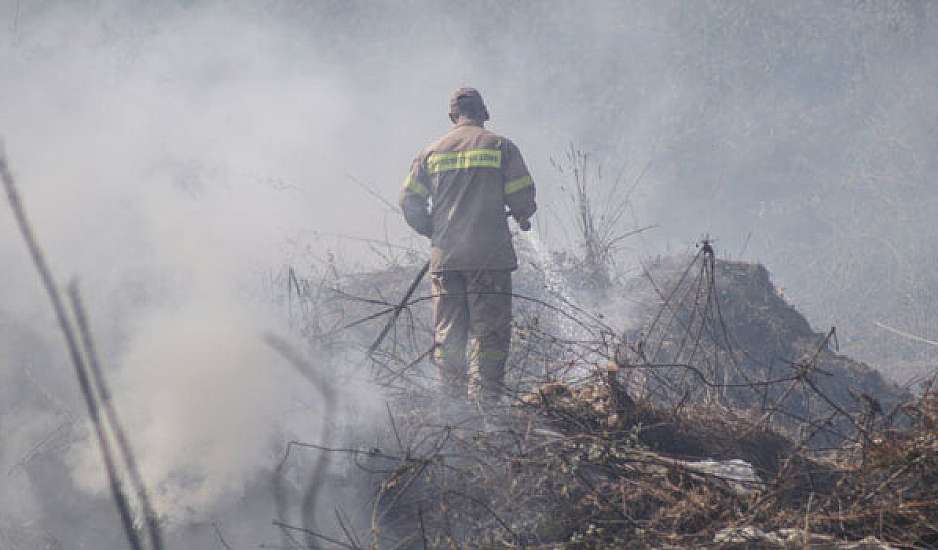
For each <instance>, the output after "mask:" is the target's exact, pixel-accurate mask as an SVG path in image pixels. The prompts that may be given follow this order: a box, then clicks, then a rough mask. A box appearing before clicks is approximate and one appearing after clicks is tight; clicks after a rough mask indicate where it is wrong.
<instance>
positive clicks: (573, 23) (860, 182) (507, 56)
mask: <svg viewBox="0 0 938 550" xmlns="http://www.w3.org/2000/svg"><path fill="white" fill-rule="evenodd" d="M936 21H938V8H936V7H935V6H934V5H931V4H927V3H918V2H877V3H867V2H842V3H837V4H831V3H829V2H820V1H808V0H805V1H800V2H787V3H776V4H766V3H746V2H743V3H725V2H709V1H706V2H695V3H693V4H687V3H685V2H660V1H655V2H604V1H597V2H591V3H589V4H588V5H585V6H584V5H581V4H578V3H570V2H546V3H544V2H542V3H538V4H505V3H502V2H471V3H465V4H458V5H457V4H440V3H434V2H426V3H424V2H403V3H377V4H375V3H367V4H365V3H362V4H358V3H348V2H332V1H329V0H324V1H321V2H309V3H307V2H291V1H282V2H264V3H257V2H216V1H204V2H188V1H185V2H184V1H179V2H165V3H133V2H132V3H126V2H107V1H105V2H100V1H98V2H90V1H88V2H61V1H43V2H22V1H19V0H0V29H2V31H0V67H3V70H2V72H0V136H2V138H3V139H4V140H5V147H6V150H7V153H8V155H9V158H10V160H11V163H12V167H13V169H14V171H15V172H16V175H17V177H18V178H19V181H20V185H21V192H22V195H23V198H24V201H25V205H26V207H27V209H28V211H29V213H30V215H31V217H32V220H33V222H34V225H35V228H36V231H37V233H38V236H39V238H40V240H41V242H42V243H43V245H44V247H45V250H46V252H47V253H48V256H49V258H50V260H51V262H52V267H53V269H54V271H55V272H56V273H57V274H58V276H59V277H60V282H64V281H65V280H66V279H67V278H70V277H78V278H79V280H80V281H81V285H82V290H83V295H84V298H85V302H86V303H87V304H88V308H89V310H90V313H91V315H92V324H93V327H94V329H95V333H96V337H97V339H98V344H99V346H100V348H101V351H102V355H103V356H104V359H105V363H106V365H107V367H108V376H109V379H110V380H111V384H112V386H113V391H114V393H115V399H116V403H117V406H118V408H119V410H120V411H121V413H122V414H123V415H124V416H125V417H126V423H127V425H128V428H129V431H130V433H131V434H132V440H133V444H134V447H135V448H136V449H137V450H138V451H139V455H140V457H139V458H140V462H141V468H142V471H143V475H144V477H145V478H146V481H147V482H148V484H149V485H150V486H151V487H153V488H154V494H155V497H156V500H157V505H158V507H159V508H160V511H161V512H163V513H164V514H167V516H168V517H170V518H172V520H173V522H175V523H174V525H176V526H179V525H181V524H182V523H183V522H184V521H186V518H189V519H192V518H209V517H211V516H212V515H213V513H214V512H216V511H218V510H221V509H223V508H226V507H229V506H231V505H232V502H234V501H236V500H237V499H238V498H239V495H241V494H243V492H244V491H245V490H247V489H246V488H245V487H246V484H247V481H246V480H249V479H252V478H253V477H254V476H257V475H260V473H261V472H265V471H268V470H269V469H270V468H272V467H273V466H274V465H276V462H277V460H278V459H279V453H281V452H282V443H283V441H284V440H285V439H286V438H287V437H288V436H290V435H297V434H299V435H302V436H303V437H307V438H310V439H314V438H315V435H316V430H317V429H318V428H317V426H319V420H320V419H321V416H322V415H323V414H327V411H321V410H317V408H316V407H317V402H316V399H315V397H311V395H312V393H313V392H312V391H311V390H310V389H308V388H305V387H303V386H302V384H297V381H298V380H299V379H298V378H297V377H295V376H294V375H293V374H292V373H291V372H290V367H288V366H287V365H286V364H285V363H284V362H283V361H282V360H281V359H280V358H279V357H278V356H277V355H276V354H275V353H274V352H273V351H271V350H270V349H268V348H267V347H265V345H264V344H263V343H262V341H261V339H260V335H261V334H262V333H263V332H264V331H267V330H274V331H279V332H288V329H287V328H285V327H286V326H285V321H284V316H283V312H282V311H279V310H277V308H276V307H275V305H274V304H273V303H272V300H271V289H270V288H269V275H270V273H271V272H272V271H276V270H279V269H282V268H283V266H284V265H286V264H290V265H293V266H295V267H296V268H297V269H298V270H300V271H301V272H302V271H303V270H307V271H309V270H310V269H312V268H311V266H312V265H315V264H317V262H319V261H320V260H321V258H322V257H324V256H325V255H326V254H327V253H328V252H334V253H336V254H337V257H338V258H339V261H340V262H343V265H345V266H348V267H350V268H354V267H360V266H368V265H373V264H374V262H375V261H376V260H375V257H374V255H373V254H372V253H371V252H370V251H369V250H368V249H367V248H366V247H362V246H360V245H358V244H356V241H353V240H349V239H347V238H345V237H367V238H377V239H385V238H387V239H389V240H391V241H392V242H394V243H398V244H403V245H410V244H413V245H416V246H425V243H423V242H421V241H420V240H419V239H417V238H416V237H414V236H413V235H412V234H411V232H410V231H409V230H408V229H407V228H406V227H405V226H404V224H403V222H402V221H401V220H400V219H399V218H398V216H397V214H396V213H394V212H392V211H389V209H387V208H386V206H385V205H384V204H382V203H381V202H380V201H377V200H375V199H374V198H373V197H371V196H370V195H369V194H368V193H367V192H365V191H364V190H363V189H362V188H361V186H360V185H359V184H358V183H356V182H365V184H366V185H369V186H373V188H374V189H376V190H377V192H378V193H379V194H380V195H382V196H383V197H384V198H386V199H387V200H389V201H392V202H393V201H394V198H395V196H396V194H397V189H398V185H399V182H400V181H401V179H402V178H403V176H404V175H405V172H406V169H407V167H408V165H409V162H410V160H411V158H412V157H413V156H414V154H415V153H416V151H417V150H418V148H420V147H421V146H423V145H424V144H425V143H426V142H428V141H429V140H430V139H432V138H433V137H435V136H436V135H438V134H441V133H442V132H443V131H445V129H446V127H447V124H448V121H447V120H446V117H445V112H446V102H447V97H448V94H449V92H450V91H451V90H452V89H454V88H456V87H458V86H461V85H467V84H468V85H473V86H475V87H478V88H479V89H480V90H481V91H482V93H483V95H484V96H485V98H486V102H487V103H488V105H489V109H490V111H491V114H492V118H493V121H492V123H493V124H492V126H493V128H494V129H495V130H496V131H499V132H502V133H505V134H506V135H508V136H510V137H511V138H512V139H514V140H515V141H516V142H517V143H518V144H519V146H520V147H521V149H522V151H523V152H524V154H525V156H526V160H527V162H528V164H529V166H530V167H531V170H532V172H533V174H534V175H535V179H536V180H537V182H538V184H539V200H540V203H541V210H540V213H539V215H538V220H537V223H538V224H539V227H540V229H541V233H542V235H543V236H544V237H545V239H546V240H547V242H548V243H549V244H550V246H551V247H553V248H561V247H566V246H571V245H575V242H573V241H572V240H571V238H570V233H571V232H570V231H569V221H568V218H567V217H566V212H567V210H566V208H567V207H566V204H567V202H566V201H567V198H566V197H567V194H566V190H565V185H566V184H567V182H566V181H565V180H564V179H563V178H562V177H561V176H559V175H558V173H557V172H556V170H554V168H553V167H552V165H551V158H552V157H553V156H556V155H558V154H559V153H561V152H562V151H563V149H564V148H565V147H567V146H568V145H569V144H571V143H573V144H575V145H576V146H577V147H580V148H582V149H584V150H586V151H589V152H590V153H592V154H593V155H594V156H595V158H596V159H597V160H598V161H601V162H602V163H603V165H604V174H606V176H605V177H604V180H603V182H604V183H603V184H604V185H606V184H610V183H611V182H612V181H614V180H615V178H616V177H619V176H620V175H621V177H623V178H626V179H628V180H630V181H631V180H634V179H636V178H639V177H641V181H640V185H638V187H637V192H636V195H635V198H634V201H633V204H632V209H631V210H630V213H629V216H627V217H626V219H627V222H626V223H628V224H635V225H644V224H650V223H655V224H658V225H659V228H658V229H656V230H655V231H653V232H649V233H646V234H643V235H642V236H640V237H637V238H635V239H634V240H632V241H629V243H628V244H629V247H628V248H626V249H625V250H623V251H622V256H621V258H620V261H621V264H622V265H633V263H634V261H635V259H636V258H638V257H643V256H649V255H656V254H660V253H666V252H667V251H668V250H672V251H673V250H684V249H686V248H688V247H690V246H692V244H693V242H694V241H695V240H696V239H697V238H699V237H701V236H703V235H705V234H710V235H712V236H715V237H716V238H717V247H718V250H720V251H721V252H722V253H723V254H724V255H731V256H736V257H743V258H747V259H754V260H760V261H764V262H765V263H766V264H767V266H768V267H769V269H770V270H771V271H772V272H773V273H774V275H775V278H776V280H777V282H778V283H779V285H780V286H783V287H785V289H786V295H787V296H788V297H789V299H790V300H792V301H793V302H795V303H796V304H797V305H798V306H799V307H801V308H803V309H804V310H805V311H806V313H807V314H808V316H809V318H811V319H812V321H813V322H814V323H815V324H816V325H818V326H823V325H828V324H836V325H838V327H840V331H839V333H840V334H841V335H843V338H842V342H841V343H842V344H844V345H845V346H844V350H845V351H846V352H848V353H854V354H857V355H859V356H860V357H861V358H864V359H867V360H872V361H876V362H878V363H879V364H888V365H890V366H894V365H897V364H900V363H901V364H908V365H910V366H909V367H908V368H907V369H898V370H895V371H894V374H895V375H896V376H898V377H903V376H907V375H910V374H911V373H914V372H918V371H915V368H921V367H922V365H927V364H931V363H933V361H934V356H933V353H934V351H932V348H929V347H921V346H919V345H916V344H913V343H909V342H906V341H903V340H901V339H899V337H897V336H895V335H894V334H892V333H883V332H881V331H879V329H877V328H876V327H875V325H874V324H873V321H876V320H882V321H883V322H887V323H892V324H895V325H897V326H900V328H903V329H905V330H908V331H911V332H914V333H917V334H920V335H922V336H924V337H930V338H932V339H938V327H936V326H935V325H934V320H933V316H932V315H931V314H930V312H931V311H934V307H933V306H934V305H936V304H938V294H936V293H935V290H934V289H935V288H938V280H936V279H935V277H934V273H935V270H934V267H935V266H934V263H935V258H936V257H938V256H936V254H935V252H936V250H935V245H934V242H938V241H936V239H935V238H934V237H935V235H934V233H935V227H934V223H933V221H932V220H933V217H934V212H935V211H936V207H938V203H936V200H938V199H935V198H934V197H933V196H934V193H933V192H932V191H933V189H932V187H933V180H934V177H935V175H936V172H938V164H936V163H938V160H936V159H938V154H936V153H938V151H936V150H935V147H936V145H935V144H936V143H938V139H936V137H938V136H936V135H935V133H936V131H938V130H936V128H938V124H936V123H938V101H936V99H935V96H934V93H933V92H932V91H933V90H934V89H935V88H936V85H938V60H936V58H935V56H934V55H933V53H932V52H934V51H935V50H936V46H938V25H936ZM336 235H340V236H338V237H337V236H336ZM0 265H2V272H3V277H2V285H0V439H2V441H3V442H4V443H3V445H2V446H0V466H3V467H4V468H8V469H9V471H11V472H12V473H11V474H10V476H9V479H10V480H11V481H10V482H9V483H6V482H5V483H3V484H2V485H3V486H4V488H3V489H0V503H2V506H3V508H2V509H0V517H4V518H11V519H4V520H0V532H2V531H3V529H4V528H5V527H6V528H7V529H13V528H14V527H16V528H17V529H18V528H19V527H17V526H18V525H25V524H26V523H27V522H29V521H31V522H33V523H32V525H37V524H38V525H41V527H39V528H36V532H41V533H47V534H48V535H49V536H59V535H60V534H61V533H62V532H63V530H64V529H65V528H66V527H74V526H73V525H71V524H68V522H67V521H66V520H65V519H64V518H66V517H68V516H67V514H66V512H65V511H64V508H66V505H62V506H61V507H56V504H54V503H52V502H50V499H49V498H48V489H47V488H45V487H43V486H42V479H43V477H44V476H46V477H48V476H50V475H51V474H50V472H59V471H65V472H67V476H66V477H65V478H64V479H63V481H62V482H63V483H65V484H66V485H68V486H69V487H68V489H69V490H70V491H71V490H74V489H75V488H77V489H79V490H78V492H77V496H74V499H75V500H74V501H71V500H69V501H68V502H79V503H83V501H81V499H82V498H87V499H91V500H90V501H91V502H93V503H95V504H94V505H95V506H99V507H101V508H102V509H105V510H106V509H107V508H106V507H107V504H106V502H105V500H104V497H103V496H102V488H103V485H102V484H103V479H102V477H101V473H100V467H99V465H98V461H99V459H98V457H97V453H96V451H95V450H94V449H93V448H92V447H91V446H90V444H89V443H88V442H87V441H86V440H85V439H83V438H82V437H81V430H80V429H79V428H77V427H78V426H81V425H82V423H83V420H82V419H83V418H84V416H83V412H82V408H81V407H80V401H79V396H78V392H77V391H76V388H75V384H74V382H73V381H72V380H71V378H70V370H69V368H68V365H67V360H66V357H65V354H64V351H63V349H62V348H63V346H62V344H61V339H60V336H59V335H58V334H57V332H56V329H55V323H54V319H53V317H52V315H51V312H50V311H49V308H48V306H47V305H46V303H45V300H44V296H43V295H42V294H41V289H40V286H39V284H38V282H37V281H36V279H35V276H34V274H33V272H32V269H31V265H30V263H29V261H28V257H27V255H26V252H25V250H24V247H23V246H22V243H20V242H19V240H18V238H17V234H16V232H15V230H14V226H13V224H12V219H11V217H10V216H9V215H6V214H2V213H0ZM884 350H885V351H884ZM319 359H322V360H323V362H324V363H325V362H326V358H319ZM352 387H354V390H349V393H350V395H349V397H351V396H352V395H354V396H355V397H356V398H357V400H358V401H361V402H366V403H372V404H374V403H379V402H380V398H379V397H377V396H376V395H375V394H373V393H372V392H371V390H369V389H367V387H366V385H365V384H364V383H362V384H355V385H353V386H352ZM63 426H65V427H64V428H63ZM72 427H76V428H74V429H73V428H72ZM56 468H58V469H56ZM0 475H3V473H2V472H0ZM30 503H32V504H30ZM80 505H88V506H92V505H91V504H88V503H83V504H80ZM17 507H19V510H18V511H17V512H15V513H13V512H10V513H9V514H8V513H7V511H12V510H14V509H17ZM39 516H41V519H39V520H37V517H39ZM17 518H20V519H17ZM269 518H270V516H269V515H268V516H265V517H263V518H262V519H263V522H264V524H265V525H266V524H267V522H268V521H269ZM20 520H22V521H20ZM37 521H38V523H36V522H37ZM3 522H7V524H6V525H5V524H4V523H3ZM24 536H25V535H24ZM37 536H38V535H37ZM78 536H79V538H82V537H86V536H87V537H92V536H93V535H90V534H81V535H78ZM259 538H260V537H257V538H255V539H251V540H252V541H253V542H257V541H258V539H259ZM0 540H2V539H0ZM82 540H85V539H83V538H82ZM88 540H90V539H88ZM118 540H119V539H118Z"/></svg>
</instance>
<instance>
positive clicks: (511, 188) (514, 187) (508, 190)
mask: <svg viewBox="0 0 938 550" xmlns="http://www.w3.org/2000/svg"><path fill="white" fill-rule="evenodd" d="M532 184H534V182H533V181H532V180H531V176H522V177H520V178H518V179H515V180H511V181H509V182H507V183H506V184H505V194H506V195H510V194H512V193H517V192H518V191H521V190H522V189H524V188H525V187H527V186H529V185H532Z"/></svg>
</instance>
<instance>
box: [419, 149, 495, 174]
mask: <svg viewBox="0 0 938 550" xmlns="http://www.w3.org/2000/svg"><path fill="white" fill-rule="evenodd" d="M501 167H502V152H501V151H499V150H498V149H469V150H468V151H453V152H450V153H433V154H432V155H430V156H429V157H428V158H427V171H429V172H430V173H431V174H438V173H440V172H446V171H448V170H462V169H466V168H501Z"/></svg>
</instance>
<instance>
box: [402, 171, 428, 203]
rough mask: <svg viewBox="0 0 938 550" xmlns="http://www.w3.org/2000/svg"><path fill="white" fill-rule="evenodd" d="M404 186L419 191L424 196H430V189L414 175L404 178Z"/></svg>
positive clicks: (415, 191)
mask: <svg viewBox="0 0 938 550" xmlns="http://www.w3.org/2000/svg"><path fill="white" fill-rule="evenodd" d="M404 188H405V189H407V190H409V191H413V192H414V193H417V194H418V195H420V196H421V197H423V198H427V197H429V196H430V191H429V190H428V189H427V188H426V187H424V185H423V184H422V183H420V182H419V181H417V180H416V179H414V176H407V179H406V180H404Z"/></svg>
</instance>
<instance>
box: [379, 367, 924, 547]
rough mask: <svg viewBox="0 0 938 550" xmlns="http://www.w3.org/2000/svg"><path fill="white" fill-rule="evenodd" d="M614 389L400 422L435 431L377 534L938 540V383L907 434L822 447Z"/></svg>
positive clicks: (725, 412)
mask: <svg viewBox="0 0 938 550" xmlns="http://www.w3.org/2000/svg"><path fill="white" fill-rule="evenodd" d="M617 391H618V390H617V389H616V388H614V387H610V386H609V385H608V384H607V383H606V380H602V379H597V380H596V381H595V382H593V383H587V384H582V385H579V386H577V387H571V386H567V385H564V384H560V383H551V384H547V385H545V386H543V387H540V388H538V389H537V390H536V391H534V392H531V393H530V394H528V395H526V396H524V397H523V399H522V400H521V402H520V403H516V404H515V405H514V406H513V407H511V411H510V413H508V414H509V415H510V416H508V417H496V418H495V419H493V420H490V422H493V423H494V425H491V424H490V425H489V426H487V427H486V428H484V429H483V428H480V427H479V426H478V425H476V423H477V422H478V421H479V420H478V418H474V417H473V416H472V414H470V413H468V412H466V413H465V414H464V415H459V414H451V415H450V417H449V418H450V419H451V420H452V422H450V423H446V424H444V427H443V428H442V429H440V425H439V424H436V423H434V422H427V421H426V420H419V419H418V417H419V415H414V416H413V417H411V418H409V419H407V418H399V419H398V424H399V426H398V429H399V430H401V432H400V434H401V435H400V437H402V439H401V440H400V441H402V442H403V441H405V440H407V441H420V440H421V439H425V438H428V436H430V437H429V438H428V439H426V441H427V443H424V444H423V445H415V446H408V445H406V444H403V443H402V445H403V447H402V449H403V451H404V452H403V453H402V455H401V456H399V457H398V458H399V459H400V462H399V464H398V466H397V467H395V468H392V469H391V470H390V471H389V473H388V474H387V476H386V477H385V478H384V481H383V482H382V484H381V487H380V491H379V498H378V505H377V507H376V515H375V521H376V523H375V525H374V527H375V528H376V531H380V532H382V533H383V534H384V535H386V536H387V537H390V539H393V540H394V543H395V544H402V545H403V546H404V547H413V548H420V547H422V546H423V547H428V548H652V547H657V548H699V547H716V548H753V547H760V548H805V547H814V548H934V547H938V432H936V426H938V416H936V414H938V393H936V392H935V391H934V390H932V389H931V388H927V389H926V391H925V392H924V393H923V394H922V396H921V397H920V398H918V399H916V400H914V401H912V402H910V403H907V404H906V405H904V407H903V408H904V411H905V412H906V413H907V414H908V415H909V416H910V418H913V419H914V423H913V424H912V425H911V426H909V427H908V428H907V429H905V430H902V431H898V430H884V431H874V432H870V433H868V434H867V436H868V438H866V439H864V442H863V443H862V444H860V445H845V446H844V447H842V448H839V449H837V450H836V451H826V452H823V453H819V452H812V451H810V450H808V449H807V448H806V447H805V446H803V445H798V444H797V443H796V442H794V441H792V440H790V439H789V438H787V437H785V436H783V435H781V434H779V433H777V432H776V431H773V430H772V429H770V428H767V427H761V428H760V427H758V424H757V423H756V422H755V420H758V419H757V418H756V419H754V417H753V416H752V415H749V414H745V413H741V412H740V411H734V410H732V409H726V408H722V407H718V406H688V407H685V408H682V409H680V410H678V411H674V410H666V409H661V408H657V407H655V406H652V405H649V404H648V403H644V402H638V403H635V402H630V401H626V403H627V405H626V406H623V405H622V400H621V399H620V398H619V397H617V396H616V395H615V394H616V392H617ZM404 434H406V437H405V435H404ZM430 434H432V436H431V435H430ZM385 540H389V539H388V538H385Z"/></svg>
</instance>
